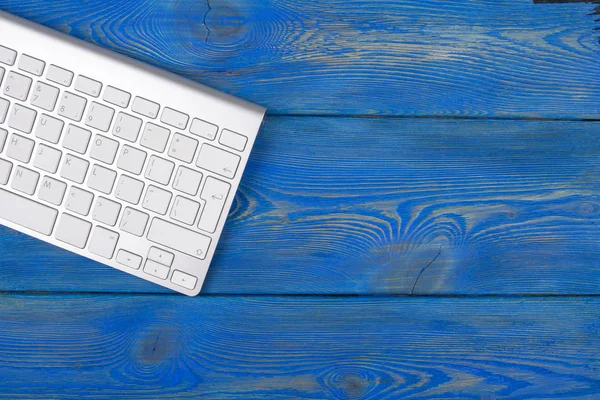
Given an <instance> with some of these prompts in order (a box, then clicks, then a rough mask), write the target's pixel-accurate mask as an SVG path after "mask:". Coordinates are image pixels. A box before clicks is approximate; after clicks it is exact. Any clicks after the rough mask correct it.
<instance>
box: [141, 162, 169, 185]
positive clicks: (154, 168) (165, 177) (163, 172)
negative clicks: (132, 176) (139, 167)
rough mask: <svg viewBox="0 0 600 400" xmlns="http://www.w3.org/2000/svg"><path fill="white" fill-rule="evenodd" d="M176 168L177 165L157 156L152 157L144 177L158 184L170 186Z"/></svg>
mask: <svg viewBox="0 0 600 400" xmlns="http://www.w3.org/2000/svg"><path fill="white" fill-rule="evenodd" d="M174 168H175V163H173V162H171V161H168V160H165V159H163V158H160V157H157V156H152V157H150V161H149V162H148V167H147V168H146V174H145V175H144V176H145V177H146V178H147V179H150V180H151V181H154V182H156V183H160V184H162V185H168V184H169V181H170V180H171V175H172V174H173V169H174Z"/></svg>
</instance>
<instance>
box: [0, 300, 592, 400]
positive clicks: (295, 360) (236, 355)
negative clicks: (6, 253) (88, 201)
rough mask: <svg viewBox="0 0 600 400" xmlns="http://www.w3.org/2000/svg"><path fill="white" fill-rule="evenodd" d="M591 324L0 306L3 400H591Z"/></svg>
mask: <svg viewBox="0 0 600 400" xmlns="http://www.w3.org/2000/svg"><path fill="white" fill-rule="evenodd" d="M599 310H600V299H597V298H591V299H584V298H570V299H548V298H538V299H524V298H516V299H497V298H479V299H429V298H395V299H389V298H388V299H382V298H370V299H369V298H366V299H358V298H354V299H352V298H341V299H338V298H271V297H255V298H240V297H227V298H223V297H198V298H193V299H189V298H184V297H181V296H170V295H165V296H158V295H154V296H108V295H104V296H90V295H69V296H58V295H48V296H4V297H2V300H1V301H0V320H1V321H3V322H2V324H0V376H1V377H2V380H1V381H0V387H1V389H2V390H0V397H3V398H9V399H15V398H19V397H21V396H26V395H35V396H34V397H35V398H36V399H40V398H61V399H67V398H80V397H83V396H85V397H88V398H97V399H107V398H110V399H116V398H130V399H150V398H154V399H156V398H178V399H180V398H193V397H194V396H199V397H201V398H211V399H213V398H214V399H229V398H240V399H262V398H266V399H289V398H312V399H398V398H415V399H417V398H418V399H448V398H460V399H501V398H502V399H547V398H565V399H593V398H597V394H598V393H600V359H599V356H598V349H599V348H600V335H599V333H600V311H599ZM595 396H596V397H595Z"/></svg>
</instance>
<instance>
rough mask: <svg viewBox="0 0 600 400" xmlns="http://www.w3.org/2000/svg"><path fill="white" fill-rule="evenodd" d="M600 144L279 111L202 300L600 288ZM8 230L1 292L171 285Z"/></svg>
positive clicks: (561, 127)
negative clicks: (213, 295) (240, 295)
mask: <svg viewBox="0 0 600 400" xmlns="http://www.w3.org/2000/svg"><path fill="white" fill-rule="evenodd" d="M598 138H600V123H598V122H557V121H552V122H539V121H474V120H472V121H467V120H427V119H365V118H320V117H315V118H307V117H275V118H269V119H268V121H267V122H266V124H265V127H264V130H263V132H262V133H261V135H260V137H259V139H258V142H257V144H256V148H255V151H254V152H253V154H252V156H251V158H250V163H249V166H248V169H247V171H246V174H245V175H244V178H243V180H242V186H241V189H240V191H239V193H238V196H237V201H236V202H235V205H234V207H233V210H232V213H231V215H230V218H229V221H228V223H227V226H226V230H225V234H224V236H223V238H222V240H221V242H220V244H219V248H218V254H217V256H216V258H215V260H214V263H213V265H212V267H211V269H210V271H209V277H208V281H207V284H206V287H205V290H204V293H222V294H230V293H245V294H255V293H257V294H258V293H261V294H291V293H297V294H306V293H308V294H327V293H330V294H410V293H412V294H429V295H431V294H467V295H468V294H525V293H537V294H548V293H551V294H584V293H588V294H597V293H599V292H600V269H599V268H598V266H599V265H600V248H599V247H598V244H599V243H600V230H599V229H598V224H599V222H600V140H599V139H598ZM0 232H2V235H0V290H41V291H131V292H135V291H160V290H161V288H159V287H157V286H154V285H152V284H149V283H145V282H143V281H141V280H139V279H136V278H133V277H129V276H127V275H126V274H124V273H121V272H117V271H115V270H113V269H111V268H109V267H104V266H102V265H99V264H96V263H94V262H92V261H88V260H86V259H83V258H80V257H78V256H75V255H73V254H71V253H68V252H66V251H63V250H59V249H56V248H54V247H53V246H50V245H47V244H44V243H42V242H39V241H37V240H35V239H31V238H28V237H26V236H25V235H21V234H17V233H14V232H12V231H8V230H7V229H5V228H3V229H2V230H1V231H0ZM432 261H433V262H432ZM427 265H429V267H428V268H427V269H425V270H424V271H423V272H422V274H421V275H420V277H419V274H420V273H421V271H422V270H423V269H424V268H425V267H426V266H427ZM417 277H419V279H418V281H417Z"/></svg>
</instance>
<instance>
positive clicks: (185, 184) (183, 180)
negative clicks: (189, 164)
mask: <svg viewBox="0 0 600 400" xmlns="http://www.w3.org/2000/svg"><path fill="white" fill-rule="evenodd" d="M201 181H202V174H201V173H200V172H198V171H194V170H193V169H189V168H186V167H183V166H180V167H179V168H178V169H177V174H176V175H175V179H174V181H173V188H174V189H176V190H179V191H180V192H183V193H187V194H189V195H190V196H195V195H196V194H197V193H198V189H199V188H200V182H201Z"/></svg>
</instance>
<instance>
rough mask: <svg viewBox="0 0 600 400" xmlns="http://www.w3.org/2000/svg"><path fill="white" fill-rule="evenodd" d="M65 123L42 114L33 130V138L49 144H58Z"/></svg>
mask: <svg viewBox="0 0 600 400" xmlns="http://www.w3.org/2000/svg"><path fill="white" fill-rule="evenodd" d="M64 125H65V123H64V122H63V121H61V120H60V119H56V118H52V117H50V116H49V115H46V114H42V116H41V117H40V119H39V120H38V124H37V127H36V128H35V136H36V137H38V138H40V139H44V140H47V141H49V142H51V143H54V144H56V143H58V141H59V140H60V136H61V134H62V130H63V127H64Z"/></svg>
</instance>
